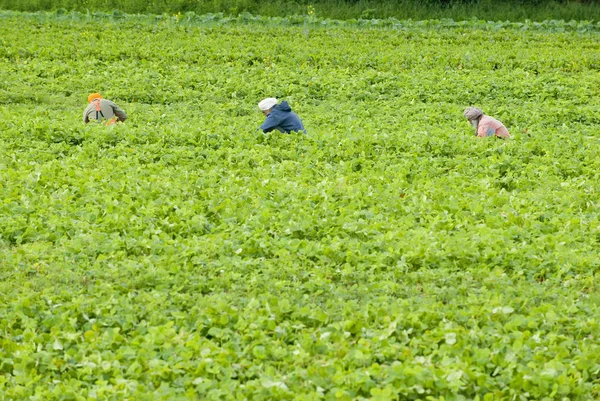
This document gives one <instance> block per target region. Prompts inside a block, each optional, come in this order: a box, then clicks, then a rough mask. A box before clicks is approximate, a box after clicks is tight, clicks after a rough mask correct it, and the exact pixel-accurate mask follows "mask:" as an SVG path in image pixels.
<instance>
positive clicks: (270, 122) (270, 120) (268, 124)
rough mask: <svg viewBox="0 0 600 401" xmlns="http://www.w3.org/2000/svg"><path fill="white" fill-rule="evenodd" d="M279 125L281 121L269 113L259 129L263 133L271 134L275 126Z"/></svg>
mask: <svg viewBox="0 0 600 401" xmlns="http://www.w3.org/2000/svg"><path fill="white" fill-rule="evenodd" d="M279 124H281V119H280V118H277V116H276V115H275V114H274V113H271V114H269V115H268V116H267V118H266V119H265V121H264V122H263V123H262V125H261V126H260V129H261V130H263V131H264V132H271V131H273V130H274V129H275V128H276V127H277V126H279Z"/></svg>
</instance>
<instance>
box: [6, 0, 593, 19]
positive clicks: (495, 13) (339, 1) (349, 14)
mask: <svg viewBox="0 0 600 401" xmlns="http://www.w3.org/2000/svg"><path fill="white" fill-rule="evenodd" d="M599 5H600V0H277V1H275V0H210V1H207V0H152V1H147V0H111V1H108V0H0V9H4V10H16V11H29V12H31V11H80V12H97V11H101V12H113V11H115V10H119V11H120V12H125V13H130V14H159V15H160V14H164V13H166V14H178V13H182V14H185V13H188V12H194V13H196V14H207V13H225V14H226V15H234V16H235V15H239V14H242V13H252V14H256V15H264V16H271V17H285V16H289V15H305V14H307V13H309V12H310V11H312V12H315V13H316V14H317V15H319V16H322V17H324V18H335V19H344V20H346V19H351V18H389V17H393V18H399V19H416V20H423V19H431V18H452V19H456V20H464V19H471V18H482V19H485V20H494V21H506V20H510V21H525V20H527V19H528V20H533V21H544V20H552V19H555V20H565V21H570V20H587V21H589V20H592V21H599V20H600V7H598V6H599Z"/></svg>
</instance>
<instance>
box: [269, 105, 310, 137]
mask: <svg viewBox="0 0 600 401" xmlns="http://www.w3.org/2000/svg"><path fill="white" fill-rule="evenodd" d="M258 108H259V109H260V111H262V113H263V114H264V115H265V116H267V118H266V119H265V122H263V123H262V125H261V126H260V128H259V129H261V130H263V132H271V131H273V130H278V131H280V132H285V133H286V134H289V133H290V132H292V131H295V132H303V133H306V130H305V129H304V125H302V121H300V117H298V115H297V114H296V113H294V112H293V111H292V108H291V107H290V105H289V104H288V102H286V101H285V100H283V101H282V102H281V103H278V101H277V99H275V98H274V97H269V98H266V99H264V100H261V101H260V103H259V104H258Z"/></svg>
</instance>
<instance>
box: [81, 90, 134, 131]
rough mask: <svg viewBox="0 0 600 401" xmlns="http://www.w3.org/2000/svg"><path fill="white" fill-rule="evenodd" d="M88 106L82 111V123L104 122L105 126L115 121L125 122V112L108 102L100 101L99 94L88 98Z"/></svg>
mask: <svg viewBox="0 0 600 401" xmlns="http://www.w3.org/2000/svg"><path fill="white" fill-rule="evenodd" d="M88 103H89V105H88V106H87V107H86V109H85V110H84V111H83V122H84V123H86V124H87V123H88V122H90V121H92V120H95V121H98V122H104V124H105V125H112V124H115V123H116V122H117V121H125V120H127V114H125V111H124V110H123V109H122V108H120V107H119V106H117V105H116V104H115V103H113V102H111V101H110V100H106V99H102V96H100V94H99V93H92V94H91V95H89V96H88Z"/></svg>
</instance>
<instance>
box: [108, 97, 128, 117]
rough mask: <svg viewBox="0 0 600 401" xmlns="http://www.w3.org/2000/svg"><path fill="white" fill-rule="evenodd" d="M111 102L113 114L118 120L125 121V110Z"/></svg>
mask: <svg viewBox="0 0 600 401" xmlns="http://www.w3.org/2000/svg"><path fill="white" fill-rule="evenodd" d="M110 103H111V105H110V106H111V107H112V109H113V112H114V113H115V115H116V116H117V117H118V118H119V121H125V120H127V113H125V110H123V109H122V108H120V107H119V106H117V105H116V104H115V103H113V102H110Z"/></svg>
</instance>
